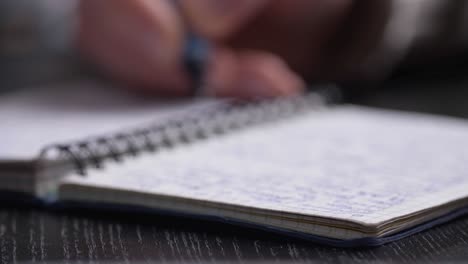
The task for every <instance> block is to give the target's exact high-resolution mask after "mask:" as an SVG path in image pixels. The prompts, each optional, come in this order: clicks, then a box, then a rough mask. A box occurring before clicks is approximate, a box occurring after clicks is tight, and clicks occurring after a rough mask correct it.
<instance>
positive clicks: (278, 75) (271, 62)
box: [206, 49, 305, 99]
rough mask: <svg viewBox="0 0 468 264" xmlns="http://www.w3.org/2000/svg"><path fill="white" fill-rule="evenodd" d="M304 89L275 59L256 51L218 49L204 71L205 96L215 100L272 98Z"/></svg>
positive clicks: (298, 78) (280, 62)
mask: <svg viewBox="0 0 468 264" xmlns="http://www.w3.org/2000/svg"><path fill="white" fill-rule="evenodd" d="M304 87H305V84H304V82H303V81H302V79H301V78H300V77H299V76H298V75H297V74H295V73H294V72H293V71H291V69H289V68H288V66H287V65H286V64H285V63H284V62H283V61H282V60H281V59H280V58H279V57H277V56H275V55H273V54H270V53H265V52H260V51H243V52H239V53H234V52H233V51H230V50H226V49H225V50H219V51H217V52H216V54H215V57H214V60H213V62H212V63H211V65H209V67H208V71H207V87H206V89H207V93H208V94H209V95H213V96H218V97H233V98H238V99H261V98H273V97H280V96H288V95H294V94H298V93H300V92H302V90H303V89H304Z"/></svg>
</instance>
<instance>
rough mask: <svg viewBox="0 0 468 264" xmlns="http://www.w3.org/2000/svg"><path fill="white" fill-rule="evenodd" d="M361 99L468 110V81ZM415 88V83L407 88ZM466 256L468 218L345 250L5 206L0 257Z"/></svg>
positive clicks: (154, 219) (168, 220) (176, 224)
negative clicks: (375, 244)
mask: <svg viewBox="0 0 468 264" xmlns="http://www.w3.org/2000/svg"><path fill="white" fill-rule="evenodd" d="M391 86H392V87H390V89H387V90H385V91H379V92H378V93H374V94H371V95H368V96H365V97H362V98H360V99H359V100H360V102H362V103H367V104H369V103H370V104H371V105H377V106H385V107H392V108H398V109H407V110H414V109H416V110H421V111H429V112H435V113H444V114H451V115H457V116H462V117H468V104H466V103H465V102H467V101H468V96H467V92H468V88H465V87H468V86H466V82H460V81H453V82H452V84H451V85H446V82H442V83H440V82H433V81H428V82H425V83H423V84H422V85H421V84H418V85H416V86H417V87H421V89H414V88H415V85H414V83H411V82H410V84H409V86H411V87H409V86H408V85H407V84H406V85H399V84H398V83H397V84H392V85H391ZM410 88H411V89H410ZM139 261H141V262H143V263H149V262H153V261H160V262H166V263H167V262H169V263H205V262H208V263H214V262H223V263H226V262H227V263H230V262H232V263H272V262H273V263H283V262H287V263H289V262H292V263H296V262H324V263H361V262H364V263H369V262H370V263H375V262H398V263H400V262H401V263H413V262H421V263H426V262H434V263H440V262H455V261H457V262H467V261H468V217H465V218H460V219H457V220H455V221H452V222H450V223H447V224H444V225H441V226H438V227H435V228H432V229H431V230H427V231H425V232H422V233H419V234H416V235H414V236H411V237H408V238H405V239H402V240H400V241H398V242H394V243H390V244H387V245H384V246H381V247H377V248H362V249H340V248H332V247H324V246H320V245H316V244H313V243H310V242H307V241H301V240H297V239H291V238H288V237H284V236H279V235H273V234H269V233H266V232H261V231H255V230H250V229H245V228H239V227H233V226H230V225H224V224H217V223H211V222H204V221H196V220H187V219H180V218H175V217H168V216H154V215H153V216H149V215H141V214H140V215H138V214H124V213H117V212H116V213H112V214H109V213H105V212H91V211H73V212H70V211H69V212H63V211H62V212H60V211H50V210H49V211H48V210H43V209H39V208H27V207H21V208H14V207H5V206H3V207H2V206H1V205H0V263H19V262H39V263H45V262H47V263H49V262H52V263H54V262H55V263H57V262H58V263H61V262H66V263H99V262H101V263H102V262H105V263H115V262H119V263H120V262H123V263H135V262H139Z"/></svg>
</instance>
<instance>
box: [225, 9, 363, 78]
mask: <svg viewBox="0 0 468 264" xmlns="http://www.w3.org/2000/svg"><path fill="white" fill-rule="evenodd" d="M353 1H354V0H314V1H311V0H295V1H289V0H275V1H271V2H269V3H268V5H267V6H266V7H265V10H264V11H263V12H261V13H260V14H259V16H257V17H255V19H253V20H251V21H250V22H249V24H248V26H245V27H242V28H241V29H240V30H239V31H238V32H237V34H236V35H235V36H233V37H232V38H231V39H229V45H231V46H232V47H234V48H236V49H246V48H248V49H256V50H267V51H269V52H271V53H274V54H277V55H279V56H280V57H282V58H283V59H284V60H285V61H286V62H287V63H288V65H289V66H290V67H291V68H292V69H293V70H294V71H296V72H299V73H300V74H301V75H303V76H308V77H309V78H311V79H314V80H316V79H320V78H321V76H320V72H321V68H322V66H321V65H322V63H323V61H324V60H326V59H327V58H326V56H324V51H325V50H328V48H329V47H328V43H329V42H330V40H331V39H332V38H333V36H335V34H336V33H337V31H338V29H339V28H340V27H341V24H342V23H343V20H344V18H346V17H347V16H348V14H349V12H350V10H351V8H352V4H353ZM345 45H346V44H345Z"/></svg>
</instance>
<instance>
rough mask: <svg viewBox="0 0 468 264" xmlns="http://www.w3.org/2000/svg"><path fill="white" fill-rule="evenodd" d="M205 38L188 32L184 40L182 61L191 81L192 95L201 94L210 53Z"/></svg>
mask: <svg viewBox="0 0 468 264" xmlns="http://www.w3.org/2000/svg"><path fill="white" fill-rule="evenodd" d="M210 50H211V48H210V44H209V43H208V41H207V40H205V39H203V38H201V37H199V36H197V35H196V34H194V33H193V32H188V33H187V36H186V40H185V47H184V53H183V63H184V67H185V69H186V71H187V72H188V74H189V76H190V79H191V81H192V91H191V93H192V95H194V96H197V95H203V85H204V84H203V77H204V74H205V68H206V67H205V66H206V63H207V60H208V57H209V53H210Z"/></svg>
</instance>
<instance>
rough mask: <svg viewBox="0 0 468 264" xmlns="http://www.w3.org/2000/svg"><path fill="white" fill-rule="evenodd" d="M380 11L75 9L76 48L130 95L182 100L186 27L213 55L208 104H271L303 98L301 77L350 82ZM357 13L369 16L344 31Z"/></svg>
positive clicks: (295, 5)
mask: <svg viewBox="0 0 468 264" xmlns="http://www.w3.org/2000/svg"><path fill="white" fill-rule="evenodd" d="M375 2H378V3H377V4H374V3H375ZM386 2H388V1H386V0H381V1H372V0H370V1H368V0H361V2H360V4H359V8H356V6H357V5H358V4H357V3H355V1H354V0H295V1H290V0H198V1H194V0H180V5H181V9H182V10H176V8H175V7H174V5H173V4H172V3H171V2H170V1H163V0H112V3H110V2H109V1H104V0H99V1H97V0H81V3H80V21H81V22H80V31H79V36H78V40H79V46H80V47H81V50H82V51H83V52H84V54H86V55H87V56H88V57H89V58H91V60H92V61H94V62H95V63H97V64H98V65H99V66H101V67H102V69H104V70H105V71H106V72H107V73H109V74H110V75H111V76H112V77H114V78H115V79H117V80H120V81H124V82H126V83H127V84H128V86H129V87H133V88H135V89H136V88H139V89H142V90H144V91H149V92H152V93H159V94H165V95H179V96H180V95H188V94H190V85H191V84H190V79H189V78H188V76H187V73H186V72H185V70H184V65H183V64H182V62H181V57H182V51H183V44H184V36H185V31H186V30H187V29H186V28H185V25H184V24H185V23H184V22H183V19H185V20H186V22H187V23H188V25H189V26H190V27H191V30H194V31H195V32H197V33H198V34H200V35H202V36H203V37H205V38H207V39H208V40H210V41H211V42H212V43H213V44H214V46H215V48H214V51H213V54H212V55H211V57H210V58H209V63H208V65H207V69H206V70H207V71H206V76H205V83H206V90H205V92H206V93H207V94H208V95H213V96H229V97H237V98H244V99H251V98H262V97H276V96H284V95H291V94H296V93H299V92H301V90H302V89H303V88H304V86H305V84H304V83H305V82H304V79H303V77H306V78H307V79H308V80H324V79H325V80H328V79H331V80H347V79H352V77H350V76H354V75H352V74H351V73H352V70H349V68H350V67H349V65H352V64H354V63H359V62H360V60H362V58H364V57H366V55H367V51H368V50H369V49H371V48H372V47H373V46H372V45H374V44H375V43H376V39H377V36H378V35H379V33H380V32H381V29H380V28H379V25H381V24H382V23H369V22H370V21H373V22H377V21H379V18H382V19H380V20H382V21H383V20H384V19H383V17H385V16H384V14H383V13H382V12H375V10H384V9H383V8H379V7H380V6H385V5H384V4H383V3H386ZM363 3H364V4H363ZM356 10H360V13H359V14H360V15H364V14H367V15H366V16H363V18H361V19H357V20H356V19H353V20H352V21H353V23H349V22H350V21H351V20H350V17H351V16H352V15H353V13H356ZM363 10H365V12H364V11H363ZM371 10H372V11H373V12H369V11H371ZM180 11H182V14H183V16H184V18H182V17H181V14H180V13H181V12H180ZM351 11H352V12H351ZM354 15H355V14H354ZM346 32H348V34H346ZM351 68H352V67H351ZM301 76H302V77H301Z"/></svg>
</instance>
